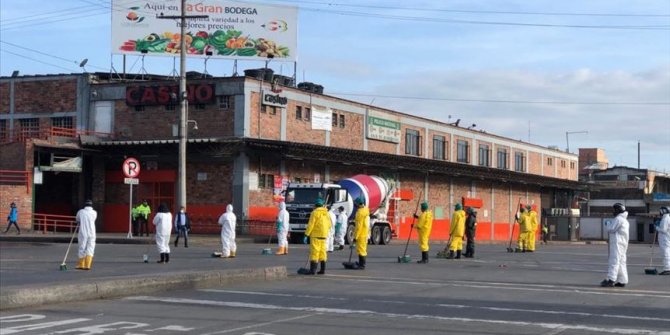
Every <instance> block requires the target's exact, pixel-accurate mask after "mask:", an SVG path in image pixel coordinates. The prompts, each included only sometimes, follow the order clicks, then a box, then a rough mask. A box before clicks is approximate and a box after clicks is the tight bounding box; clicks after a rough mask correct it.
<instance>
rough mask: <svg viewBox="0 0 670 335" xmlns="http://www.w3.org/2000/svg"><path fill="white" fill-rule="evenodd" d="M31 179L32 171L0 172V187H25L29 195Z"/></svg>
mask: <svg viewBox="0 0 670 335" xmlns="http://www.w3.org/2000/svg"><path fill="white" fill-rule="evenodd" d="M31 178H32V173H31V172H30V171H21V170H0V185H25V186H26V193H27V194H30V184H32V181H31V180H32V179H31Z"/></svg>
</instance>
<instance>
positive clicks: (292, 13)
mask: <svg viewBox="0 0 670 335" xmlns="http://www.w3.org/2000/svg"><path fill="white" fill-rule="evenodd" d="M112 9H113V10H112V52H113V53H118V54H137V55H141V54H143V53H146V54H148V55H161V56H172V57H176V56H178V55H179V45H180V40H181V38H180V31H181V28H180V24H179V20H177V19H161V18H159V16H160V15H161V14H162V15H164V16H179V15H181V8H180V1H178V0H165V1H158V2H156V1H149V0H145V1H138V0H131V1H128V0H112ZM185 9H186V15H207V16H208V17H207V18H198V19H187V20H186V24H187V26H186V37H185V42H186V46H187V50H186V52H187V53H186V54H187V56H189V57H193V56H195V57H208V56H211V57H215V58H234V59H262V60H266V59H268V57H274V59H275V60H279V61H290V62H294V61H296V60H297V52H298V25H297V23H298V9H297V8H296V7H288V6H269V5H259V4H252V3H246V2H235V1H220V0H201V1H188V2H187V3H186V8H185Z"/></svg>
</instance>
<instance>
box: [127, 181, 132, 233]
mask: <svg viewBox="0 0 670 335" xmlns="http://www.w3.org/2000/svg"><path fill="white" fill-rule="evenodd" d="M128 186H130V203H129V204H128V235H127V236H126V238H133V184H128Z"/></svg>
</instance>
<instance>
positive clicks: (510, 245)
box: [507, 197, 521, 252]
mask: <svg viewBox="0 0 670 335" xmlns="http://www.w3.org/2000/svg"><path fill="white" fill-rule="evenodd" d="M520 206H521V197H519V201H518V203H517V204H516V213H519V207H520ZM514 220H515V221H516V215H515V216H514ZM514 227H516V222H512V233H511V234H510V235H509V245H508V246H507V252H514V249H512V238H514Z"/></svg>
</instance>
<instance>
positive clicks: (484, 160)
mask: <svg viewBox="0 0 670 335" xmlns="http://www.w3.org/2000/svg"><path fill="white" fill-rule="evenodd" d="M490 153H491V150H490V149H489V146H488V144H480V145H479V165H480V166H491V158H490Z"/></svg>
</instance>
